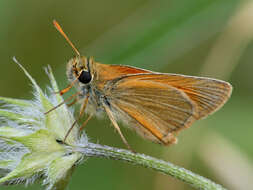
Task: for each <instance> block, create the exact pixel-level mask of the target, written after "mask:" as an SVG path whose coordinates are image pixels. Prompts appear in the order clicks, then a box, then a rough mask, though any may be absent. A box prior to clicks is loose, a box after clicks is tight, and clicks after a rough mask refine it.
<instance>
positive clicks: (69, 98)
mask: <svg viewBox="0 0 253 190" xmlns="http://www.w3.org/2000/svg"><path fill="white" fill-rule="evenodd" d="M79 94H80V93H79V92H77V93H75V94H73V95H71V96H70V97H68V98H67V99H66V100H64V101H62V102H61V103H60V104H58V105H57V106H55V107H53V108H52V109H50V110H48V111H47V112H45V113H44V114H45V115H46V114H48V113H50V112H51V111H53V110H55V109H57V108H58V107H60V106H61V105H63V104H65V103H66V102H68V101H70V100H71V99H73V98H75V97H76V96H77V95H79Z"/></svg>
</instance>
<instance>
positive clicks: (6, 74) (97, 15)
mask: <svg viewBox="0 0 253 190" xmlns="http://www.w3.org/2000/svg"><path fill="white" fill-rule="evenodd" d="M53 19H56V20H57V21H58V22H59V23H60V24H61V25H62V27H63V28H64V30H65V32H66V33H67V34H68V35H69V37H70V39H71V40H72V41H73V43H74V44H75V45H76V47H77V48H78V49H79V50H80V52H81V53H82V54H84V55H89V56H94V57H95V59H96V60H97V61H100V62H102V63H105V64H124V65H133V66H136V67H142V68H145V69H152V70H154V71H160V72H171V73H181V74H186V75H198V76H209V77H214V78H219V79H223V80H227V81H229V82H231V83H232V85H233V87H234V91H233V94H232V97H231V99H230V100H229V102H228V103H227V104H226V105H225V106H224V107H223V108H222V109H221V110H220V111H219V112H217V113H215V114H214V115H212V116H210V117H208V118H207V119H205V120H202V121H198V122H196V123H195V124H194V125H193V126H192V127H191V128H190V129H187V130H185V131H183V132H182V133H180V135H179V142H178V144H177V145H174V146H171V147H161V146H159V145H156V144H153V143H151V142H148V141H146V140H143V139H141V138H139V137H137V135H135V134H134V133H133V132H132V131H129V130H125V129H122V130H123V133H124V134H125V136H126V138H127V139H128V141H129V143H130V145H131V146H132V147H133V148H134V149H135V150H136V151H137V152H141V153H145V154H148V155H151V156H155V157H157V158H162V159H164V160H168V161H171V162H172V163H175V164H177V165H179V166H182V167H185V168H187V169H189V170H192V171H193V172H196V173H199V174H200V175H203V176H205V177H208V178H210V179H212V180H214V181H216V182H217V183H221V184H222V185H224V186H226V187H227V188H229V189H253V182H252V179H253V148H252V147H253V146H252V145H253V143H252V135H253V126H252V123H253V109H252V107H253V85H252V82H253V76H252V71H253V64H252V62H253V43H252V39H253V1H247V0H180V1H177V0H158V1H152V0H149V1H148V0H128V1H122V0H120V1H119V0H107V1H99V0H78V1H59V0H54V1H52V0H45V1H20V0H12V1H9V0H1V1H0V25H1V30H0V41H1V43H0V54H1V56H0V57H1V69H0V86H1V90H0V96H7V97H13V98H26V99H29V98H30V97H32V95H31V90H32V89H31V86H30V85H29V84H28V79H27V78H26V77H25V75H24V74H23V72H22V71H21V70H20V69H19V68H18V67H17V65H16V64H14V63H13V61H12V57H13V56H16V58H17V59H18V60H19V61H20V62H21V63H22V64H23V66H24V67H25V68H27V70H28V71H29V72H30V73H31V74H32V76H33V77H34V78H35V79H36V80H37V81H38V83H39V84H40V85H41V86H42V87H46V85H47V84H49V81H48V79H47V76H46V74H45V73H44V70H43V67H45V66H47V65H48V64H49V65H51V66H52V68H53V70H54V72H55V74H56V78H57V80H58V82H59V84H60V87H61V88H64V87H65V86H66V85H67V84H68V82H67V79H66V76H65V67H66V66H65V65H66V63H67V61H68V60H69V59H70V58H71V57H72V56H73V55H74V53H73V51H72V49H71V48H70V46H69V45H68V44H67V43H66V41H65V40H64V39H63V37H62V36H60V34H59V33H58V32H57V31H56V30H55V28H54V27H53V25H52V20H53ZM68 95H69V94H68ZM86 131H87V134H88V136H89V137H90V139H91V141H93V142H99V143H101V144H106V145H111V146H115V147H121V148H125V146H124V145H123V143H122V141H121V139H120V137H119V135H118V134H116V132H114V130H113V128H112V127H111V126H110V123H109V121H108V119H104V120H97V119H93V120H92V121H91V122H89V124H88V126H87V127H86ZM0 188H1V190H2V189H3V190H15V189H19V190H22V189H25V187H23V186H15V187H2V186H1V187H0ZM27 189H28V190H29V189H33V190H36V189H41V187H40V185H39V184H35V185H32V186H29V187H28V188H27ZM68 189H71V190H79V189H93V190H96V189H110V190H114V189H115V190H116V189H121V190H130V189H131V190H135V189H145V190H165V189H177V190H178V189H179V190H181V189H191V188H190V187H189V186H188V185H185V184H184V183H183V182H180V181H177V180H175V179H173V178H170V177H168V176H164V175H162V174H159V173H156V172H153V171H150V170H147V169H145V168H141V167H136V166H132V165H129V164H126V163H121V162H118V161H112V160H104V159H88V160H87V161H86V162H84V163H83V164H82V165H81V166H79V167H78V168H77V170H76V171H75V173H74V175H73V178H72V180H71V182H70V185H69V188H68Z"/></svg>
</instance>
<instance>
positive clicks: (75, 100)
mask: <svg viewBox="0 0 253 190" xmlns="http://www.w3.org/2000/svg"><path fill="white" fill-rule="evenodd" d="M77 100H78V98H75V99H74V100H73V101H72V102H70V103H69V104H67V106H68V107H71V106H73V105H74V104H75V103H76V102H77Z"/></svg>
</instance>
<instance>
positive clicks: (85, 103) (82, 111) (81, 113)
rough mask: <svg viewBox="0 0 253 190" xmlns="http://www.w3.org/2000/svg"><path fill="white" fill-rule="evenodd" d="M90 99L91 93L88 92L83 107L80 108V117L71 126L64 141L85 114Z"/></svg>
mask: <svg viewBox="0 0 253 190" xmlns="http://www.w3.org/2000/svg"><path fill="white" fill-rule="evenodd" d="M88 100H89V94H87V96H86V98H85V100H84V103H83V104H82V106H81V109H80V112H79V116H78V118H77V119H76V120H75V121H74V123H73V124H72V125H71V127H70V128H69V130H68V132H67V134H66V135H65V137H64V141H63V142H65V141H66V139H67V137H68V136H69V134H70V132H71V131H72V129H73V128H74V126H75V124H76V123H77V121H78V120H79V119H80V118H81V117H82V116H83V114H84V111H85V108H86V106H87V104H88Z"/></svg>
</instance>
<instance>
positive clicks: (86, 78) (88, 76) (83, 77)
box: [78, 71, 91, 84]
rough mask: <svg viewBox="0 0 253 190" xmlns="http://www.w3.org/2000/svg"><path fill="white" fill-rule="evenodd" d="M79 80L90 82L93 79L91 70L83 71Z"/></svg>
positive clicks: (84, 82)
mask: <svg viewBox="0 0 253 190" xmlns="http://www.w3.org/2000/svg"><path fill="white" fill-rule="evenodd" d="M78 80H79V81H80V82H81V83H83V84H88V83H89V82H90V81H91V74H90V72H89V71H82V73H81V75H80V76H79V78H78Z"/></svg>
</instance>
